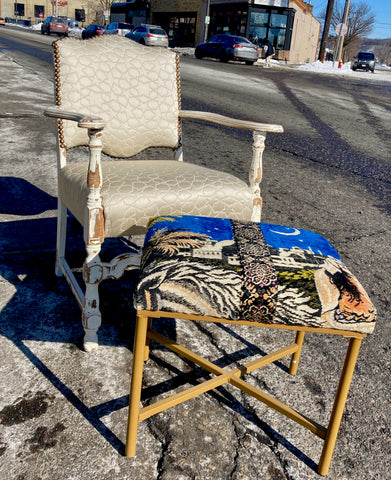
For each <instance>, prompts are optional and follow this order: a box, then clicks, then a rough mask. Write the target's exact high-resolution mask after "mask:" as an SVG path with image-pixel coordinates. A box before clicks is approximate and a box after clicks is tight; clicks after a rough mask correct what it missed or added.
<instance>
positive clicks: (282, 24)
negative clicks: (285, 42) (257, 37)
mask: <svg viewBox="0 0 391 480" xmlns="http://www.w3.org/2000/svg"><path fill="white" fill-rule="evenodd" d="M287 20H288V17H287V15H280V14H279V13H272V14H271V15H270V26H271V27H279V28H286V24H287Z"/></svg>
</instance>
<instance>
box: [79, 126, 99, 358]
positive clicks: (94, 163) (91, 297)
mask: <svg viewBox="0 0 391 480" xmlns="http://www.w3.org/2000/svg"><path fill="white" fill-rule="evenodd" d="M88 135H89V137H90V141H89V145H88V146H89V151H90V160H89V166H88V174H87V187H88V196H87V202H86V207H85V210H84V211H85V214H84V241H85V244H86V250H87V258H86V260H85V262H84V267H83V279H84V282H85V285H86V293H85V297H84V305H83V312H82V319H83V327H84V331H85V337H84V350H85V351H87V352H91V351H93V350H96V349H97V348H98V335H97V331H98V328H99V327H100V325H101V318H102V316H101V313H100V310H99V290H98V288H99V283H100V282H101V281H102V280H103V275H104V272H103V267H102V266H101V260H100V257H99V254H100V251H101V245H102V243H103V241H104V215H103V205H102V195H101V189H102V168H101V163H100V157H101V151H102V140H101V137H102V130H101V129H89V130H88Z"/></svg>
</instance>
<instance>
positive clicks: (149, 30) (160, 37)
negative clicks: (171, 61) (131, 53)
mask: <svg viewBox="0 0 391 480" xmlns="http://www.w3.org/2000/svg"><path fill="white" fill-rule="evenodd" d="M125 37H127V38H130V39H131V40H134V41H135V42H137V43H141V45H146V46H147V47H168V35H167V33H166V32H165V31H164V30H163V29H162V27H159V25H148V24H143V25H139V26H138V27H136V28H135V29H134V30H133V32H131V33H128V34H127V35H125Z"/></svg>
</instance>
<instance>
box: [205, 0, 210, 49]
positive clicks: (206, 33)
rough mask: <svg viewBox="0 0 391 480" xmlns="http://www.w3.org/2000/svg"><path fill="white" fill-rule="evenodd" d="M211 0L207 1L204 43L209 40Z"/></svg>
mask: <svg viewBox="0 0 391 480" xmlns="http://www.w3.org/2000/svg"><path fill="white" fill-rule="evenodd" d="M209 13H210V0H207V1H206V13H205V24H204V42H206V40H207V39H208V30H209V23H210V16H209Z"/></svg>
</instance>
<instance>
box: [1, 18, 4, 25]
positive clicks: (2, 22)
mask: <svg viewBox="0 0 391 480" xmlns="http://www.w3.org/2000/svg"><path fill="white" fill-rule="evenodd" d="M0 25H5V19H4V18H3V17H0Z"/></svg>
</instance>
